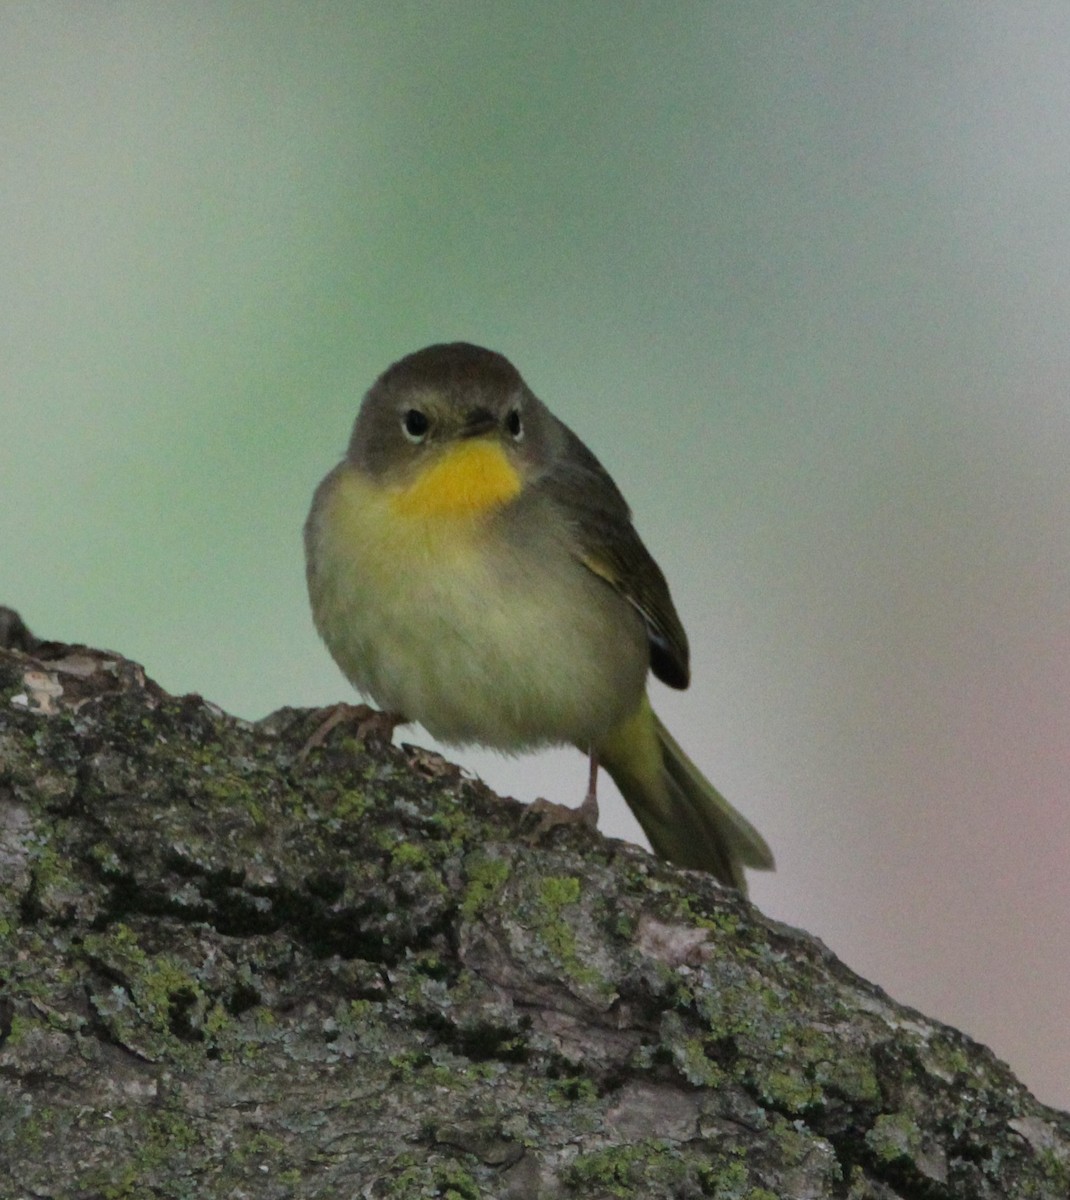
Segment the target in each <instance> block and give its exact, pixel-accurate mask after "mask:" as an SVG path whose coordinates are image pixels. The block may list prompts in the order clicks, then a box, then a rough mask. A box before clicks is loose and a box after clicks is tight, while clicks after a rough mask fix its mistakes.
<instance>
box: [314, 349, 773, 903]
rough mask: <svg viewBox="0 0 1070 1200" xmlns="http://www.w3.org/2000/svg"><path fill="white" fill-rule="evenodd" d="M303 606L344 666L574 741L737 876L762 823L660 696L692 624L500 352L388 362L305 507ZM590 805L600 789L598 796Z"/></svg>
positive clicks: (597, 475)
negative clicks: (712, 770)
mask: <svg viewBox="0 0 1070 1200" xmlns="http://www.w3.org/2000/svg"><path fill="white" fill-rule="evenodd" d="M305 558H306V568H307V577H308V590H309V596H310V598H311V601H312V613H313V617H314V619H315V623H316V628H317V629H318V630H319V633H320V636H321V637H322V638H323V640H324V642H325V643H326V644H327V648H328V649H329V650H330V652H331V654H332V655H333V657H334V659H335V661H336V662H337V663H338V665H339V666H340V667H341V669H342V671H343V672H344V674H345V675H346V677H347V678H348V679H349V680H350V682H351V683H352V684H353V685H354V686H355V687H356V688H358V689H359V690H360V691H361V692H362V693H363V694H364V695H366V696H368V697H369V698H371V699H372V700H374V701H375V702H376V703H377V704H378V705H380V706H381V707H382V708H383V709H384V710H386V711H387V712H389V713H392V714H396V715H397V717H398V719H399V720H400V719H404V720H410V721H419V722H420V723H421V724H422V725H423V726H424V727H425V728H426V729H427V730H428V731H429V732H430V733H431V734H432V735H434V736H435V737H436V738H438V739H440V740H441V741H443V742H447V743H456V744H462V745H463V744H475V745H480V746H488V747H493V748H495V749H498V750H502V751H507V752H515V751H521V750H527V749H531V748H534V747H537V746H545V745H553V744H571V745H574V746H577V747H578V748H579V749H580V750H582V751H584V752H585V753H588V754H590V755H591V787H590V789H589V792H588V801H587V802H586V804H587V807H588V811H590V806H591V805H593V804H594V780H595V778H596V775H597V769H598V765H599V764H600V765H601V766H603V767H604V768H605V769H606V770H607V771H608V772H609V774H610V775H611V776H612V777H613V779H614V781H615V782H616V784H617V786H618V787H619V788H620V790H621V793H622V794H623V796H624V798H625V800H626V801H627V802H628V804H629V806H630V807H631V809H632V811H633V812H634V813H635V815H636V817H637V818H638V820H639V823H640V825H642V827H643V830H644V831H645V833H646V835H647V837H648V838H649V839H650V843H651V845H652V846H653V847H654V850H655V852H656V853H658V854H660V855H661V856H662V857H663V858H666V859H668V860H669V861H671V862H674V863H677V864H679V865H681V866H684V867H695V868H699V869H702V870H707V871H711V872H712V873H713V874H714V875H715V876H716V877H717V878H718V879H720V880H721V881H722V882H724V883H726V884H729V885H731V886H733V887H737V888H739V889H740V890H745V889H746V881H745V879H744V874H743V868H744V867H755V868H762V869H769V868H772V866H773V856H772V854H771V853H770V851H769V848H768V846H767V845H766V844H765V841H764V840H763V839H762V837H761V835H760V834H759V833H758V832H757V831H756V830H755V829H754V828H753V826H751V824H750V823H749V822H748V821H747V820H746V819H745V818H743V817H742V816H741V815H740V814H739V813H738V812H736V811H735V809H733V808H732V807H731V806H730V805H729V804H728V803H727V801H725V800H724V799H723V797H722V796H721V795H720V794H719V793H718V792H717V790H716V789H715V788H714V787H713V785H712V784H710V783H709V782H708V780H706V779H705V778H704V777H703V775H702V773H701V772H700V771H699V770H698V768H697V767H696V766H695V765H694V763H692V762H691V760H690V759H689V758H688V757H687V756H686V755H685V754H684V752H683V750H681V749H680V747H679V746H678V745H677V743H676V742H675V741H674V740H673V738H672V737H671V736H670V735H669V733H668V731H667V730H666V729H665V727H664V726H663V725H662V723H661V722H660V721H659V720H658V718H657V717H656V716H655V715H654V712H653V710H652V709H651V707H650V702H649V700H648V698H647V693H646V681H647V673H648V672H649V671H653V673H654V675H655V676H657V678H658V679H661V680H662V681H663V682H665V683H667V684H669V686H670V687H675V688H685V687H687V685H688V682H689V667H688V645H687V637H686V635H685V633H684V630H683V627H682V626H681V624H680V619H679V617H677V615H676V609H675V608H674V607H673V602H672V598H671V597H670V595H669V589H668V585H667V584H666V582H665V577H664V576H663V575H662V573H661V571H660V570H659V569H658V566H657V564H656V563H655V562H654V560H653V558H651V556H650V554H649V553H648V552H647V550H646V547H645V546H644V545H643V543H642V542H641V541H640V540H639V535H638V534H637V533H636V531H635V529H634V527H633V526H632V521H631V513H630V511H629V509H628V505H627V504H626V503H625V500H624V497H623V496H622V495H621V494H620V492H619V491H618V489H617V486H616V484H614V482H613V480H612V479H611V478H610V477H609V475H608V473H607V472H606V471H605V469H604V468H603V467H602V465H601V464H600V463H599V461H598V460H597V459H596V458H595V456H594V455H593V454H592V453H591V451H590V450H588V449H587V447H586V446H585V445H584V444H583V442H581V441H580V439H579V438H578V437H577V436H576V435H575V434H574V433H573V432H572V431H571V430H570V429H569V428H568V427H567V426H566V425H564V424H563V423H562V422H561V421H559V420H558V419H557V418H556V417H555V416H554V415H553V414H552V413H551V412H550V411H549V409H548V408H547V407H546V406H545V405H544V404H543V403H542V402H541V401H540V400H538V399H537V398H536V396H535V395H534V394H533V393H532V392H531V390H530V389H529V388H528V387H527V385H526V384H525V383H524V380H523V379H522V378H521V376H520V374H519V372H518V371H517V370H516V368H515V367H514V366H513V365H512V364H511V363H510V362H509V361H508V359H506V358H504V357H503V356H502V355H500V354H496V353H494V352H493V351H491V350H484V349H482V348H480V347H479V346H472V345H468V344H467V343H463V342H458V343H451V344H446V345H436V346H428V347H427V348H426V349H424V350H419V351H417V352H416V353H415V354H410V355H408V356H407V357H406V358H403V359H401V360H400V361H399V362H396V363H394V364H393V366H391V367H389V368H388V369H387V370H386V371H384V372H383V374H382V375H381V376H380V377H379V379H378V380H376V382H375V383H374V384H373V386H372V387H371V389H370V390H369V392H368V393H367V395H366V396H365V397H364V401H363V403H362V404H361V407H360V412H359V413H358V415H357V419H356V423H355V424H354V426H353V433H352V437H351V438H350V441H349V448H348V450H347V452H346V455H345V458H344V459H343V460H342V462H341V463H339V464H338V466H336V467H335V468H334V470H333V471H331V472H330V473H329V474H328V475H327V476H326V478H325V479H324V480H323V482H322V483H321V484H320V485H319V487H318V489H317V490H316V494H315V497H314V499H313V501H312V509H311V511H310V512H309V515H308V520H307V522H306V524H305ZM594 814H595V815H596V814H597V807H596V806H595V807H594Z"/></svg>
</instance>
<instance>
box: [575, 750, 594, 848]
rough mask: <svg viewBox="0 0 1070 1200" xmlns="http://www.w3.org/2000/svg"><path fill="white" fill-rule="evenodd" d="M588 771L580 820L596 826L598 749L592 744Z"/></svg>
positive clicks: (580, 809) (580, 808) (592, 826)
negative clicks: (585, 793)
mask: <svg viewBox="0 0 1070 1200" xmlns="http://www.w3.org/2000/svg"><path fill="white" fill-rule="evenodd" d="M588 759H589V762H590V773H589V774H588V776H587V795H586V796H584V798H583V803H582V804H581V805H580V807H579V815H580V820H581V821H584V822H585V823H586V824H588V825H590V827H591V828H592V829H597V828H598V751H597V750H596V749H595V748H594V747H593V746H592V747H591V748H590V751H589V752H588Z"/></svg>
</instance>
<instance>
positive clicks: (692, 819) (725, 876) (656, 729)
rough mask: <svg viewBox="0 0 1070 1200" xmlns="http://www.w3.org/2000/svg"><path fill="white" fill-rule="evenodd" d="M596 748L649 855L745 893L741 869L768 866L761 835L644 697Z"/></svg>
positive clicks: (770, 859)
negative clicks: (650, 850)
mask: <svg viewBox="0 0 1070 1200" xmlns="http://www.w3.org/2000/svg"><path fill="white" fill-rule="evenodd" d="M599 753H600V756H601V759H602V763H603V765H604V766H605V768H606V770H607V771H608V772H609V773H610V775H612V777H613V780H614V782H615V783H616V784H617V786H618V787H619V788H620V790H621V794H622V795H623V796H624V799H625V800H626V801H627V802H628V806H629V808H631V810H632V812H634V813H635V815H636V818H637V819H638V821H639V824H640V825H642V827H643V832H644V833H645V834H646V835H647V837H648V838H649V839H650V844H651V846H653V848H654V852H655V853H656V854H659V855H660V856H661V857H662V858H665V859H667V860H668V861H669V862H673V863H676V864H677V865H678V866H681V867H691V868H697V869H698V870H703V871H709V872H711V873H712V874H713V875H715V876H716V877H717V878H718V879H719V880H720V881H721V882H722V883H726V884H728V885H729V886H730V887H734V888H738V889H739V890H740V891H741V892H743V893H744V895H745V894H746V891H747V881H746V877H745V876H744V873H743V869H744V867H751V868H754V869H756V870H766V871H767V870H772V868H773V855H772V852H771V851H770V849H769V847H768V845H767V844H766V842H765V839H764V838H763V837H762V835H761V834H760V833H759V832H758V831H757V830H756V829H755V828H754V826H753V825H752V824H751V823H750V822H749V821H748V820H747V819H746V817H744V816H743V815H742V814H741V813H738V812H737V811H736V810H735V809H734V808H733V807H732V806H731V805H730V804H729V803H728V801H727V800H726V799H725V798H724V797H723V796H722V795H721V793H720V792H718V791H717V789H716V788H715V787H714V786H713V784H712V783H710V781H709V780H708V779H707V778H706V777H705V776H704V775H703V774H702V772H701V771H700V770H699V769H698V767H696V766H695V764H694V763H693V762H692V761H691V759H690V758H688V757H687V755H686V754H685V753H684V752H683V750H682V749H681V748H680V746H679V745H678V744H677V742H676V740H675V738H673V736H672V735H671V734H670V733H669V731H668V730H667V729H666V728H665V726H664V725H662V723H661V722H660V721H659V720H658V718H657V717H656V716H655V715H654V712H653V710H652V709H651V708H650V704H649V701H646V700H644V703H643V705H642V706H641V707H640V709H639V712H638V713H637V714H636V716H635V717H634V718H633V719H632V720H631V721H629V722H628V723H627V726H626V728H623V729H621V730H619V731H616V732H615V734H614V736H613V737H611V738H610V739H608V740H607V742H606V744H605V746H604V747H599Z"/></svg>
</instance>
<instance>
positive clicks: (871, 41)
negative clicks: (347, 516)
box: [0, 0, 1070, 1106]
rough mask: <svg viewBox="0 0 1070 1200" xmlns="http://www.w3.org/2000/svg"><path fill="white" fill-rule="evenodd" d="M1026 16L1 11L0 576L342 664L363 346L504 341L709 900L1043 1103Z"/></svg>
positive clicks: (1050, 318)
mask: <svg viewBox="0 0 1070 1200" xmlns="http://www.w3.org/2000/svg"><path fill="white" fill-rule="evenodd" d="M1068 54H1070V5H1067V4H1066V3H1065V0H1052V2H1049V3H1039V2H1035V3H1034V2H1028V0H1027V2H1025V3H995V2H993V3H988V4H985V5H983V6H973V5H953V4H946V5H934V4H932V3H929V2H919V3H914V2H910V0H905V2H900V3H897V4H888V3H885V2H873V3H869V2H865V0H854V2H849V3H848V2H843V3H828V4H823V5H807V4H798V3H788V2H777V0H768V2H762V0H757V2H756V0H740V2H738V3H713V2H710V3H665V2H660V3H656V4H655V3H647V4H642V3H629V4H624V3H621V4H608V3H604V2H602V0H593V2H582V0H568V2H567V3H540V4H534V5H533V4H530V3H522V2H513V3H507V2H503V0H497V2H495V3H475V2H465V3H436V4H426V3H411V2H410V3H406V2H398V0H392V2H391V3H385V2H384V3H377V4H359V3H334V4H332V3H316V2H312V3H292V4H281V3H274V2H271V0H257V2H256V3H247V4H242V3H201V4H198V3H185V4H181V5H164V4H147V3H129V2H123V0H119V2H116V3H107V4H104V3H79V4H13V3H5V4H3V5H2V6H0V138H2V143H0V144H2V157H0V170H2V175H0V185H2V186H0V247H2V261H3V269H2V273H0V313H2V319H0V365H2V376H0V380H2V383H0V410H2V412H0V416H2V420H0V602H3V603H7V604H11V605H14V606H16V607H17V608H19V609H20V610H21V612H22V614H23V616H24V617H25V618H26V620H27V622H28V623H29V624H30V626H31V627H32V628H33V629H34V630H35V631H36V632H37V633H39V634H41V635H42V636H48V637H53V638H65V639H70V640H75V641H85V642H89V643H92V644H96V645H104V646H109V647H112V648H115V649H118V650H121V651H123V652H124V653H126V654H128V655H130V656H131V657H134V658H136V659H138V660H140V661H142V662H143V663H144V664H145V665H146V667H147V668H148V670H149V671H150V673H151V674H152V675H154V676H155V677H156V678H157V679H158V680H159V681H160V682H161V683H162V684H163V685H164V686H165V687H167V688H168V689H170V690H172V691H186V690H191V691H198V692H201V693H203V694H204V695H206V696H207V697H209V698H210V699H212V700H214V701H216V702H217V703H219V704H221V705H222V706H224V707H225V708H227V709H230V710H231V711H233V712H236V713H239V714H241V715H243V716H247V717H258V716H261V715H263V714H264V713H266V712H268V711H269V710H271V709H273V708H275V707H278V706H280V705H283V704H292V705H313V704H327V703H330V702H332V701H334V700H336V699H339V698H343V697H347V696H348V694H349V693H348V689H347V687H346V685H345V683H344V681H343V680H342V678H341V676H340V675H339V674H338V672H337V670H336V669H335V667H334V666H333V664H332V662H331V661H330V659H329V657H328V655H327V653H326V651H325V650H324V649H323V647H322V646H321V645H320V644H319V643H318V642H317V640H316V637H315V635H314V633H313V630H312V626H311V622H310V619H309V615H308V611H307V602H306V598H305V594H304V581H303V575H302V569H303V568H302V558H301V546H300V528H301V524H302V521H303V519H304V515H305V511H306V509H307V505H308V502H309V499H310V497H311V494H312V490H313V488H314V486H315V484H316V482H317V481H318V479H319V478H320V476H321V475H323V474H324V473H325V472H326V470H327V469H328V468H329V467H330V466H331V465H332V464H333V463H334V462H335V461H336V460H337V458H338V457H339V456H340V454H341V452H342V450H343V448H344V445H345V442H346V439H347V437H348V433H349V427H350V424H351V421H352V418H353V415H354V413H355V410H356V407H357V404H358V402H359V399H360V396H361V394H362V392H363V391H364V389H365V388H366V387H367V386H368V385H369V384H370V383H371V381H372V379H373V378H374V377H375V376H376V375H377V374H378V373H379V372H380V371H381V370H382V369H383V368H384V367H385V366H386V365H387V364H388V363H390V362H391V361H392V360H394V359H395V358H397V357H399V356H400V355H402V354H404V353H407V352H408V351H410V350H413V349H416V348H418V347H419V346H421V345H424V344H426V343H428V342H432V341H439V340H448V339H455V338H464V339H468V340H472V341H476V342H480V343H483V344H486V345H489V346H491V347H493V348H495V349H498V350H501V351H502V352H504V353H505V354H507V355H509V356H510V357H511V358H512V359H513V360H514V362H515V363H516V364H517V365H518V367H519V368H520V370H521V371H522V372H523V373H524V375H525V376H526V378H527V380H528V382H529V383H530V384H531V385H532V387H533V388H534V389H535V391H536V392H537V393H538V394H539V395H540V396H541V397H542V398H543V399H544V400H546V401H547V402H548V403H549V404H550V405H551V407H552V408H554V410H555V411H556V412H557V413H558V414H559V415H560V416H561V417H562V418H564V419H565V420H566V421H567V422H568V423H569V424H571V425H572V426H573V427H574V428H575V429H576V431H577V432H578V433H579V434H580V435H581V436H582V437H583V438H584V439H585V440H586V441H587V442H588V443H589V444H590V445H591V446H592V447H593V448H594V449H595V450H596V452H597V453H598V454H599V456H600V457H601V458H602V460H603V461H604V463H605V464H606V466H607V467H608V468H609V469H610V471H611V472H612V473H613V474H614V476H615V477H616V479H617V481H618V483H619V484H620V485H621V487H622V489H623V490H624V492H625V494H626V495H627V496H628V497H629V499H630V500H631V502H632V505H633V507H634V509H635V512H636V520H637V524H638V526H639V528H640V531H641V532H642V534H643V536H644V538H645V539H646V541H647V543H648V545H649V546H650V547H651V549H652V550H653V551H654V553H655V555H656V556H657V557H658V559H659V561H660V562H661V565H662V567H663V568H664V570H665V572H666V574H667V575H668V577H669V580H670V582H671V583H672V585H673V589H674V593H675V596H676V599H677V602H678V606H679V608H680V611H681V615H682V617H683V619H684V622H685V624H686V626H687V627H688V630H689V632H690V635H691V638H692V645H693V674H694V679H695V682H694V684H693V686H692V688H691V690H690V691H689V692H687V693H684V694H670V693H668V692H666V691H665V689H662V688H656V689H655V703H656V705H657V707H658V708H659V709H660V711H661V712H662V715H663V716H664V717H665V718H666V720H667V722H668V724H669V725H670V726H671V727H672V728H673V730H674V731H675V733H676V734H677V736H678V737H679V738H680V740H681V741H682V742H683V743H684V744H685V745H686V746H687V747H688V748H689V749H690V750H691V752H692V753H693V755H694V756H695V758H696V759H697V760H698V762H699V763H700V765H701V766H702V767H703V769H704V770H705V771H706V772H707V773H708V774H709V775H710V777H711V778H712V779H713V780H714V781H715V782H716V783H717V784H718V786H720V787H721V788H722V789H723V790H724V791H725V792H726V794H727V795H728V796H729V797H731V798H732V799H733V800H734V801H735V802H736V803H737V804H738V805H739V806H740V807H741V808H742V809H743V810H744V811H745V812H746V813H747V814H748V815H749V816H750V817H751V818H753V819H754V821H755V822H756V824H757V825H758V826H759V827H760V828H761V829H762V830H763V831H764V832H765V834H766V835H767V836H768V838H769V841H770V843H771V844H772V845H773V847H774V849H775V851H776V854H777V858H778V864H779V870H778V873H777V874H776V875H773V876H768V877H755V878H754V880H753V894H754V898H755V899H756V901H757V902H758V903H759V904H760V905H761V906H762V907H763V908H764V909H765V910H766V911H768V912H771V913H773V914H775V915H776V916H778V917H780V918H782V919H784V920H786V921H789V922H791V923H793V924H797V925H802V926H805V927H806V928H807V929H810V930H812V931H813V932H815V933H817V934H819V935H820V936H821V937H822V938H824V939H825V941H826V942H828V943H829V945H830V946H831V947H832V948H833V949H834V950H835V951H836V952H837V953H838V954H840V955H841V956H842V957H843V958H845V959H846V961H847V962H848V963H849V964H850V965H851V966H852V967H854V968H855V969H857V970H858V971H860V972H862V973H863V974H865V975H867V976H869V977H871V978H873V979H875V980H877V981H878V982H880V983H881V984H883V985H884V986H885V987H886V988H887V989H888V990H889V991H890V992H891V993H892V994H893V995H894V996H895V997H897V998H898V999H900V1000H905V1001H908V1002H910V1003H912V1004H914V1005H916V1006H918V1007H920V1008H922V1009H924V1010H926V1011H927V1012H929V1013H931V1014H932V1015H935V1016H938V1017H941V1018H943V1019H945V1020H947V1021H949V1022H952V1023H954V1024H956V1025H959V1026H961V1027H963V1028H965V1029H966V1030H967V1031H968V1032H970V1033H971V1034H973V1035H974V1036H976V1037H978V1038H980V1039H981V1040H983V1041H986V1042H988V1043H989V1044H990V1045H991V1046H992V1047H993V1048H994V1049H995V1051H996V1052H997V1054H999V1055H1000V1056H1001V1057H1003V1058H1005V1059H1007V1060H1008V1061H1009V1062H1010V1063H1011V1065H1012V1066H1013V1067H1014V1068H1015V1069H1016V1070H1017V1071H1018V1072H1019V1073H1020V1074H1021V1075H1022V1076H1023V1078H1024V1079H1025V1080H1026V1082H1027V1083H1029V1084H1030V1085H1031V1086H1032V1087H1033V1088H1034V1089H1035V1090H1036V1092H1037V1093H1038V1095H1039V1096H1040V1097H1041V1098H1042V1099H1046V1100H1048V1101H1050V1102H1053V1103H1058V1104H1061V1105H1063V1106H1067V1105H1070V1034H1068V1025H1067V1020H1066V1006H1067V997H1068V996H1070V920H1068V916H1070V911H1068V910H1070V871H1068V869H1067V867H1068V862H1070V821H1068V804H1067V792H1068V780H1070V769H1068V768H1070V750H1068V747H1070V737H1068V734H1070V567H1068V553H1067V550H1068V545H1067V539H1068V532H1067V531H1068V528H1070V396H1068V382H1070V337H1068V330H1070V282H1068V281H1070V238H1068V230H1070V153H1068V152H1070V72H1068V70H1067V66H1066V64H1067V61H1068ZM403 736H407V737H410V738H412V737H416V738H419V737H420V736H421V735H420V734H419V733H418V732H416V733H409V734H408V735H403ZM453 757H455V758H456V759H458V760H459V761H461V762H463V763H465V764H467V765H469V766H470V767H472V768H473V769H474V770H477V771H478V772H479V773H480V774H482V775H483V776H484V777H485V778H486V779H487V780H488V781H489V782H491V783H492V784H494V785H495V786H497V787H499V788H500V789H502V790H505V791H509V792H512V793H513V794H515V795H518V796H520V797H521V798H523V799H530V798H532V797H534V796H535V795H545V796H550V797H552V798H555V799H559V800H565V801H567V802H570V803H571V802H578V801H579V799H580V797H581V795H582V791H583V786H584V779H585V776H584V764H583V762H582V760H581V759H580V757H579V756H578V755H577V754H576V753H575V752H569V751H560V752H555V753H553V754H548V755H544V756H539V757H533V758H526V759H518V760H503V759H498V758H495V757H493V756H489V755H486V754H480V753H475V752H470V751H459V752H455V753H454V754H453ZM606 807H608V808H609V809H610V811H609V812H608V813H605V815H604V819H603V825H604V826H605V827H606V828H607V829H608V830H609V831H610V832H612V833H615V834H617V835H620V836H627V837H632V838H634V837H636V836H637V830H636V826H635V825H634V824H632V823H631V821H630V819H629V818H628V816H627V814H626V813H625V812H623V811H621V810H622V807H623V806H622V805H620V802H619V801H614V802H609V803H608V804H604V808H606Z"/></svg>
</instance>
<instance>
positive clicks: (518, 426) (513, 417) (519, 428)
mask: <svg viewBox="0 0 1070 1200" xmlns="http://www.w3.org/2000/svg"><path fill="white" fill-rule="evenodd" d="M505 428H506V429H507V430H508V431H509V436H510V437H511V438H512V439H513V441H514V442H519V441H520V439H521V438H522V437H523V436H524V423H523V422H522V421H521V420H520V409H519V408H514V409H513V410H512V411H511V412H510V413H509V415H508V416H507V417H506V418H505Z"/></svg>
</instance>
